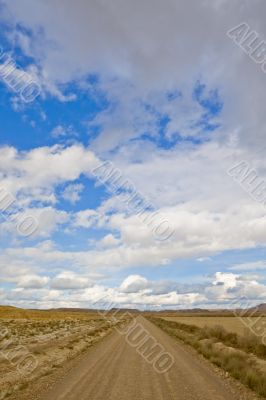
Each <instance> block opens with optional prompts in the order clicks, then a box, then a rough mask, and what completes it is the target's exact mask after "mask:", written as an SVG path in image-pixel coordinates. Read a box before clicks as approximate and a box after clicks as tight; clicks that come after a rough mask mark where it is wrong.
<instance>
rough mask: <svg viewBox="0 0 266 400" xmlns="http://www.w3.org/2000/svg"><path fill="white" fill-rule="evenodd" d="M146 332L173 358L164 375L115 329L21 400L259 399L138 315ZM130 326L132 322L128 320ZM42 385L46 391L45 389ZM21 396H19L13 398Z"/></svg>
mask: <svg viewBox="0 0 266 400" xmlns="http://www.w3.org/2000/svg"><path fill="white" fill-rule="evenodd" d="M137 322H138V323H139V324H141V325H142V326H143V327H144V328H145V329H146V332H148V333H149V335H151V336H152V337H153V338H154V339H156V340H157V341H158V343H160V344H161V345H163V348H164V350H165V351H167V352H169V353H170V354H171V355H172V356H173V359H174V364H173V365H172V366H171V367H170V369H169V370H168V371H167V372H164V373H159V372H158V370H156V369H155V368H154V365H153V364H151V363H148V362H147V360H146V359H144V357H143V356H142V355H141V354H139V352H137V351H136V348H134V347H133V346H132V344H129V343H128V341H127V340H126V335H124V334H121V333H119V332H117V331H116V330H114V331H113V332H112V333H111V334H110V335H108V336H107V337H105V338H104V339H102V340H101V341H99V342H98V343H97V344H96V345H95V346H92V347H91V348H90V349H89V350H88V351H86V352H85V353H84V354H83V355H82V356H81V357H79V358H78V359H76V360H75V362H73V364H72V365H71V364H68V365H70V366H69V367H68V369H66V370H64V371H60V373H58V375H56V373H55V374H54V375H53V376H51V379H50V381H49V380H48V381H47V383H46V384H45V385H42V386H40V387H39V389H38V391H36V388H34V385H33V387H32V390H31V391H29V392H28V394H27V396H26V397H25V398H27V399H30V400H31V399H36V400H37V399H38V400H51V399H52V400H89V399H90V400H106V399H108V400H133V399H134V400H136V399H138V400H240V399H241V400H250V399H257V397H256V396H255V395H254V394H253V393H251V392H250V391H249V390H246V389H245V388H244V387H243V386H242V385H241V384H239V383H236V382H235V381H234V380H232V379H231V378H229V377H226V376H225V375H224V374H223V373H221V372H220V371H219V370H218V369H216V368H214V367H213V366H212V365H211V364H210V363H209V362H208V361H206V360H204V359H203V358H201V357H199V356H198V355H197V354H196V353H195V352H194V351H193V350H192V349H190V348H187V347H186V346H185V345H184V344H182V343H179V342H178V341H176V340H174V339H173V338H171V337H170V336H169V335H168V334H166V333H165V332H163V331H162V330H161V329H159V328H158V327H156V326H155V325H153V324H152V323H151V322H149V321H147V320H146V319H145V318H143V317H142V316H138V317H137ZM131 323H132V322H131ZM44 386H45V387H44ZM18 398H19V399H23V400H24V397H23V396H21V397H17V399H18Z"/></svg>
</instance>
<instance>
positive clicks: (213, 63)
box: [0, 0, 266, 309]
mask: <svg viewBox="0 0 266 400" xmlns="http://www.w3.org/2000/svg"><path fill="white" fill-rule="evenodd" d="M66 3H67V5H66V6H65V8H64V12H65V19H64V20H61V19H60V20H59V19H57V18H56V15H60V13H61V12H62V9H61V7H62V5H60V3H59V2H58V3H56V4H53V2H52V1H47V2H45V3H43V2H39V1H34V2H32V1H31V0H20V1H18V0H11V1H10V2H6V1H3V2H2V4H1V17H0V24H1V30H0V32H1V33H0V45H1V48H2V57H1V58H0V107H1V109H0V110H1V111H0V112H1V126H0V180H1V185H0V188H1V190H2V193H5V194H6V195H8V196H12V198H13V199H14V203H13V204H12V206H10V208H9V209H8V210H6V211H5V212H4V210H3V205H1V207H2V208H1V210H2V212H1V219H0V232H1V244H0V246H1V256H0V271H1V272H0V282H1V285H0V302H1V303H2V304H12V305H17V306H22V307H33V306H34V307H39V308H49V307H61V306H70V307H80V306H82V307H83V306H84V307H90V306H91V305H92V304H93V303H95V301H97V300H98V299H101V298H102V297H106V296H108V298H109V299H110V302H115V303H117V304H118V305H119V306H125V307H140V308H141V307H143V308H156V309H157V308H192V307H210V308H215V307H230V304H232V302H233V301H235V300H236V299H241V298H242V297H243V296H245V297H247V298H249V299H250V301H251V302H252V303H254V304H257V303H262V302H264V301H266V277H265V267H266V261H265V260H266V254H265V248H266V235H265V232H266V231H265V209H264V208H263V206H262V204H260V203H259V202H257V201H256V200H255V199H253V198H251V196H250V194H249V193H248V188H246V189H245V188H243V187H241V185H239V184H238V182H236V181H235V180H234V179H233V178H232V177H230V176H229V175H228V173H227V171H228V169H229V168H230V167H231V168H232V166H234V165H236V164H237V163H239V162H241V161H243V160H245V161H246V162H247V163H248V164H249V165H250V167H251V168H252V169H254V170H255V171H256V175H257V179H260V180H261V181H262V182H264V179H265V180H266V164H265V160H264V153H263V149H264V148H265V136H264V127H265V116H264V108H263V104H265V99H264V97H265V90H264V86H265V85H266V83H265V82H266V78H265V74H263V72H262V71H260V70H259V69H258V68H257V65H256V64H255V63H253V62H252V60H250V59H249V58H248V56H247V55H246V54H245V53H244V52H243V51H241V49H239V48H238V47H237V46H236V44H235V43H234V42H233V41H231V40H230V39H229V38H228V36H227V35H226V32H227V31H228V30H229V29H230V28H232V27H234V26H236V25H237V24H238V23H240V22H241V21H242V20H247V22H248V23H250V24H251V25H252V24H253V26H254V27H256V28H257V29H258V31H259V32H260V34H261V37H262V38H263V33H264V32H263V29H264V28H263V20H262V18H261V15H263V13H262V12H260V8H263V7H264V5H263V3H262V2H260V1H258V3H257V8H256V7H254V8H255V11H254V9H252V8H251V7H250V6H249V5H245V6H243V7H242V8H241V10H240V8H239V7H237V3H238V2H236V4H235V5H232V4H230V5H229V2H228V1H227V0H226V1H224V2H220V1H218V0H217V1H212V2H211V1H210V2H208V1H207V2H206V4H207V5H206V4H205V2H203V1H198V2H197V3H196V2H195V7H194V9H193V10H192V11H191V10H189V8H188V5H187V4H186V2H185V1H180V2H179V4H178V5H177V4H175V5H174V7H173V4H172V1H171V0H169V1H166V2H164V3H163V5H162V3H161V2H159V1H158V2H157V1H156V2H155V3H154V4H153V7H152V10H150V7H149V0H145V1H144V2H143V3H141V4H139V5H137V6H136V9H132V4H130V2H125V4H124V5H123V6H121V4H120V2H119V1H114V2H113V3H112V5H109V6H106V7H105V8H103V9H102V8H101V7H99V5H97V4H94V5H92V4H89V3H88V2H86V1H83V0H79V1H77V2H76V6H75V9H73V7H74V6H73V4H72V3H71V2H70V1H68V0H67V1H66ZM148 10H150V11H149V12H148ZM97 18H98V19H99V18H103V19H104V21H105V24H104V26H100V25H99V24H97V23H96V22H95V21H97ZM160 18H162V20H163V21H165V23H164V24H160V23H156V22H157V21H160V20H161V19H160ZM151 21H153V22H154V23H152V22H151ZM166 21H167V23H166ZM202 21H205V22H204V23H203V22H202ZM173 32H174V35H173ZM265 35H266V32H265ZM7 60H9V62H12V64H13V69H12V70H10V69H9V70H8V65H10V64H8V63H7ZM240 68H241V71H242V72H241V74H240V73H239V70H240ZM11 75H12V76H13V79H14V80H15V81H16V83H17V84H18V85H19V87H20V88H22V89H20V90H18V89H17V87H14V84H13V86H12V83H11V84H10V80H8V77H9V78H10V77H11ZM243 77H247V78H246V79H244V78H243ZM29 82H30V83H33V85H35V89H36V88H37V89H38V94H37V95H36V96H35V97H34V98H32V99H31V101H29V102H27V101H25V99H24V97H23V88H24V93H26V92H25V88H27V85H29ZM254 110H256V112H255V111H254ZM251 133H252V134H251ZM251 137H252V138H251ZM104 162H108V163H109V165H111V166H112V167H111V168H112V171H113V172H114V171H116V173H119V174H120V178H119V180H118V182H119V184H118V187H117V190H110V182H108V179H107V181H101V180H99V179H98V178H97V176H96V175H95V173H94V172H93V171H94V170H95V168H97V167H98V168H99V166H101V165H102V164H103V163H104ZM109 172H110V171H109ZM134 194H135V197H134V196H133V195H134ZM132 196H133V197H132ZM129 198H131V199H133V200H131V203H130V204H131V205H129V203H128V199H129ZM136 198H137V199H138V201H140V202H142V201H144V200H145V206H143V208H141V211H142V213H141V215H140V213H139V212H138V211H137V210H136V204H135V205H134V201H135V200H134V199H136ZM1 204H3V203H1ZM155 212H156V213H157V214H156V215H155V214H154V213H155ZM153 215H155V216H154V221H153V223H152V225H151V224H148V223H147V222H145V221H148V220H149V219H150V218H153ZM25 216H30V218H32V219H33V220H34V221H35V223H36V230H34V232H32V234H30V235H27V236H23V235H21V232H19V230H18V221H19V220H20V219H22V218H25ZM162 221H164V224H165V225H166V226H167V229H169V232H171V235H170V236H169V237H167V239H164V238H162V237H161V238H160V237H158V235H157V236H156V235H155V234H154V232H155V230H156V228H157V229H159V228H158V227H159V226H160V224H161V223H162Z"/></svg>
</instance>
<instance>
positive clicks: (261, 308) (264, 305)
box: [249, 303, 266, 314]
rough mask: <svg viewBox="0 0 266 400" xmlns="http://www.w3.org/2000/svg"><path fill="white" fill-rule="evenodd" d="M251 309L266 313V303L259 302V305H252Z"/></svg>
mask: <svg viewBox="0 0 266 400" xmlns="http://www.w3.org/2000/svg"><path fill="white" fill-rule="evenodd" d="M249 310H250V311H257V312H259V313H265V314H266V303H262V304H259V305H258V306H256V307H252V308H250V309H249Z"/></svg>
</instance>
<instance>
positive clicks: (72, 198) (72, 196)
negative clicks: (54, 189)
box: [62, 183, 84, 204]
mask: <svg viewBox="0 0 266 400" xmlns="http://www.w3.org/2000/svg"><path fill="white" fill-rule="evenodd" d="M83 189H84V185H82V184H80V183H78V184H72V185H68V186H67V187H66V188H65V190H64V191H63V193H62V197H63V198H64V199H65V200H68V201H69V202H70V203H72V204H75V203H77V202H78V201H79V200H80V194H81V192H82V191H83Z"/></svg>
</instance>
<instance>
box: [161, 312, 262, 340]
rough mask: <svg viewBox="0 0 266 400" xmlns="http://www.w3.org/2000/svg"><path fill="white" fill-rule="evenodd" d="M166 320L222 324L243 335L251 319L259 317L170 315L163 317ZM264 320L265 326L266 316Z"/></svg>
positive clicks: (210, 325)
mask: <svg viewBox="0 0 266 400" xmlns="http://www.w3.org/2000/svg"><path fill="white" fill-rule="evenodd" d="M163 318H164V319H165V320H166V321H173V322H180V323H183V324H188V325H196V326H198V327H199V328H204V327H205V326H207V327H210V328H213V327H215V326H216V325H217V324H219V325H220V326H222V327H223V328H224V329H226V330H227V331H229V332H233V333H236V334H237V335H241V336H246V335H247V333H248V327H247V326H248V324H252V323H251V322H249V321H252V320H253V319H254V321H255V320H256V318H257V317H249V318H246V317H243V318H241V319H240V318H239V317H235V316H231V317H225V316H220V317H213V316H209V317H206V316H204V317H203V316H195V315H194V316H169V317H163ZM262 319H263V322H264V321H265V326H266V317H262Z"/></svg>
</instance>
